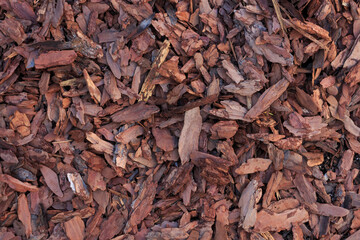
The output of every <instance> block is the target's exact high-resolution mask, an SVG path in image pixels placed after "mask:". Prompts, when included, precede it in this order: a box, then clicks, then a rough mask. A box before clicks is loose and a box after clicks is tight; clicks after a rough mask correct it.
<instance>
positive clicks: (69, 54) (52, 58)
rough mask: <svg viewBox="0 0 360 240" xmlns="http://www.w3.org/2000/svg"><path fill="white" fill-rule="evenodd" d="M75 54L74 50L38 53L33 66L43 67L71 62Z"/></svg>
mask: <svg viewBox="0 0 360 240" xmlns="http://www.w3.org/2000/svg"><path fill="white" fill-rule="evenodd" d="M76 57H77V54H76V52H75V51H74V50H63V51H49V52H47V53H42V54H40V55H39V56H38V57H37V58H36V59H35V68H37V69H43V68H49V67H55V66H59V65H67V64H71V63H72V62H74V61H75V59H76Z"/></svg>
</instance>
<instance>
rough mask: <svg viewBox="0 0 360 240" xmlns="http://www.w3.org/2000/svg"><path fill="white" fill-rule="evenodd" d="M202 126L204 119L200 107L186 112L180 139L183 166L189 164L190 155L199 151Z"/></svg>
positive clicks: (180, 154)
mask: <svg viewBox="0 0 360 240" xmlns="http://www.w3.org/2000/svg"><path fill="white" fill-rule="evenodd" d="M201 126H202V118H201V115H200V108H199V107H196V108H193V109H191V110H188V111H186V112H185V118H184V126H183V128H182V130H181V134H180V138H179V156H180V159H181V163H182V164H185V163H187V162H188V161H189V159H190V154H191V153H192V152H193V151H196V150H198V145H199V136H200V131H201Z"/></svg>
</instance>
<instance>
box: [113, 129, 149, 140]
mask: <svg viewBox="0 0 360 240" xmlns="http://www.w3.org/2000/svg"><path fill="white" fill-rule="evenodd" d="M144 132H145V131H144V128H143V127H142V126H140V125H135V126H132V127H129V128H128V129H126V130H125V131H123V132H120V133H119V134H117V135H116V136H115V139H116V141H118V142H120V143H123V144H128V143H129V142H131V141H134V140H136V139H137V137H139V136H140V135H143V134H144Z"/></svg>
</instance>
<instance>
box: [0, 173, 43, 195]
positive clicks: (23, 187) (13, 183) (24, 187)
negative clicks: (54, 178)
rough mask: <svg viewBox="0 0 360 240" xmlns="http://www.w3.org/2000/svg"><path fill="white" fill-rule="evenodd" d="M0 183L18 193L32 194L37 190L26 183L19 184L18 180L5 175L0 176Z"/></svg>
mask: <svg viewBox="0 0 360 240" xmlns="http://www.w3.org/2000/svg"><path fill="white" fill-rule="evenodd" d="M0 181H1V182H4V183H6V184H8V185H9V187H11V188H12V189H14V190H15V191H18V192H26V191H30V192H33V191H38V190H39V189H38V188H37V187H36V186H34V185H31V184H30V183H27V182H21V181H20V180H18V179H16V178H14V177H12V176H10V175H7V174H0Z"/></svg>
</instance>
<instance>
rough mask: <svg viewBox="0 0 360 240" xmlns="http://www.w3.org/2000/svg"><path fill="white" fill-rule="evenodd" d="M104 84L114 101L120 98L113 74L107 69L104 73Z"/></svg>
mask: <svg viewBox="0 0 360 240" xmlns="http://www.w3.org/2000/svg"><path fill="white" fill-rule="evenodd" d="M104 86H105V90H106V91H107V93H108V94H109V95H110V97H111V99H112V100H113V101H114V102H115V101H117V100H119V99H120V98H121V92H120V90H119V88H118V87H117V84H116V78H115V76H114V75H113V74H112V73H111V72H109V71H107V72H105V75H104Z"/></svg>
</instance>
